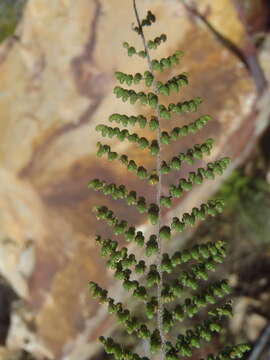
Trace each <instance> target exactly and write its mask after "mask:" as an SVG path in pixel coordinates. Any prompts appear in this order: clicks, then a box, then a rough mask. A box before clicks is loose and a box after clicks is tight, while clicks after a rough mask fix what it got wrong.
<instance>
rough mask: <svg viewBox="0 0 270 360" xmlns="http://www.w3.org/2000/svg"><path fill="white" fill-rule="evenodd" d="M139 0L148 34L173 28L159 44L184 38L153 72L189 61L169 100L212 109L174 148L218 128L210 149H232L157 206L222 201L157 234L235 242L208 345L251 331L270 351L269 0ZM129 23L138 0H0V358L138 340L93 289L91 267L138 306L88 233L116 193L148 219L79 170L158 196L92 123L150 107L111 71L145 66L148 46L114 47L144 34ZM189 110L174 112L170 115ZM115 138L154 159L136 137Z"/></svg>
mask: <svg viewBox="0 0 270 360" xmlns="http://www.w3.org/2000/svg"><path fill="white" fill-rule="evenodd" d="M137 3H138V8H139V12H140V14H141V15H142V16H143V15H144V14H145V13H146V11H147V10H148V9H151V10H152V12H153V13H155V14H156V17H157V22H156V23H155V24H154V25H153V26H152V27H151V28H150V29H147V30H146V35H147V37H148V39H151V38H153V37H155V36H157V35H159V34H160V33H163V32H165V33H166V34H167V36H168V41H167V42H166V43H165V44H164V45H162V46H161V47H160V48H159V49H158V50H156V53H153V54H154V56H157V58H160V57H166V56H168V55H170V54H171V53H172V52H174V51H175V50H177V49H181V50H183V51H184V52H185V56H184V58H183V60H182V61H181V63H180V64H179V65H177V66H176V67H175V68H174V69H173V70H170V71H169V70H167V71H166V72H165V73H163V74H162V75H161V76H160V79H161V81H162V80H165V79H167V78H169V77H171V76H172V75H173V74H177V73H179V72H182V71H186V72H188V73H189V74H190V85H189V87H188V88H187V89H184V90H183V91H182V93H180V94H179V95H178V97H177V96H174V98H173V99H172V100H177V99H178V98H179V96H180V97H181V99H189V98H191V97H193V96H201V97H202V98H203V103H202V105H201V106H200V110H199V113H200V114H205V113H207V114H211V115H212V116H213V119H214V120H213V121H211V122H210V123H209V124H208V125H207V127H206V128H205V129H204V130H203V131H201V132H199V133H198V134H196V135H194V136H192V137H187V138H183V140H182V141H179V142H178V143H177V144H175V145H174V146H173V148H170V150H168V152H170V153H169V155H170V156H172V155H173V154H174V153H176V151H177V152H179V151H184V150H186V149H187V148H188V147H189V146H190V145H191V144H195V143H200V142H202V141H204V140H205V139H206V138H207V137H213V138H214V139H215V147H214V150H213V151H212V153H211V156H209V157H208V159H207V160H208V161H212V160H215V159H217V158H219V157H222V156H230V157H231V159H232V162H231V165H230V167H229V169H228V171H227V172H226V174H225V175H224V176H223V177H219V178H216V179H215V180H214V181H207V182H205V183H204V184H203V185H201V186H196V187H195V188H194V189H193V190H192V191H191V192H190V193H189V194H188V195H187V196H185V197H184V198H183V199H181V201H177V202H175V203H174V208H173V210H172V211H170V212H167V213H166V214H164V216H165V217H167V218H169V217H170V216H171V215H172V214H177V213H178V214H179V213H182V212H183V211H189V210H190V209H192V207H193V206H194V205H198V204H200V203H201V202H202V201H205V200H206V199H209V198H210V197H212V196H216V195H218V196H222V197H223V198H224V199H225V200H226V211H225V212H224V213H223V214H222V215H219V216H218V217H216V218H211V219H208V220H206V221H205V222H203V223H201V224H198V225H197V227H196V228H195V229H193V230H192V231H188V232H185V233H184V234H183V235H181V236H176V237H175V238H174V239H173V240H172V241H171V242H170V243H168V244H165V245H164V246H165V248H166V250H167V251H168V252H169V251H172V250H175V249H181V248H182V247H183V246H190V245H192V244H195V243H198V242H203V241H207V240H211V241H215V240H217V239H224V240H226V241H228V257H227V259H226V261H225V263H224V264H223V265H222V266H220V267H219V270H218V271H217V273H216V274H215V277H216V278H220V277H222V276H225V277H227V278H228V279H229V281H230V284H231V285H232V287H233V294H232V297H233V298H234V311H235V316H234V318H232V319H230V320H229V321H227V322H225V323H224V327H225V330H224V332H223V333H222V336H221V337H220V338H217V339H216V340H215V341H214V343H212V344H211V345H210V344H207V347H206V350H207V351H208V352H212V351H213V352H214V351H215V350H216V349H219V348H220V347H221V346H222V344H224V343H226V342H231V343H234V342H242V341H248V342H249V343H251V344H252V346H253V347H254V349H256V351H257V353H251V354H249V359H252V360H256V359H269V356H270V355H269V354H270V346H269V345H270V335H269V334H268V335H267V331H268V332H270V331H269V326H270V192H269V183H270V137H269V136H270V132H269V120H270V93H269V89H268V87H267V82H268V81H269V79H270V2H269V0H197V1H191V0H186V2H183V1H180V0H137ZM134 21H135V18H134V14H133V9H132V1H131V0H76V1H72V0H49V1H44V0H28V1H27V0H0V276H1V278H0V359H5V360H8V359H9V360H11V359H18V360H19V359H59V360H60V359H61V360H75V359H76V360H87V359H103V358H105V355H104V353H103V352H102V350H101V348H100V346H99V344H98V342H97V337H98V336H100V335H102V334H103V335H109V334H112V333H113V334H114V335H115V336H116V337H117V338H118V339H119V341H120V342H121V343H123V344H125V345H126V346H129V347H130V348H132V349H136V350H138V351H140V350H142V349H144V347H145V344H144V343H143V342H142V341H139V340H137V339H136V338H134V337H131V336H128V335H127V334H126V333H125V332H124V331H123V330H122V329H121V327H119V326H118V325H117V323H116V321H115V318H113V317H112V316H111V315H108V314H107V311H106V308H105V306H104V305H98V304H97V302H95V301H93V300H92V299H91V298H90V296H89V294H88V289H87V283H88V281H89V280H93V281H96V282H98V283H99V284H100V285H101V286H103V287H106V288H107V289H109V293H110V296H112V297H115V298H118V299H119V300H121V301H123V302H125V301H127V304H128V305H130V306H134V307H135V310H134V311H136V312H137V314H138V316H140V311H141V309H140V307H139V308H136V306H135V305H134V304H132V303H130V300H129V299H127V298H126V294H125V293H124V292H123V290H122V289H121V286H119V283H118V282H116V281H115V279H114V277H113V274H112V273H111V271H108V270H107V269H106V268H105V261H104V259H103V258H101V257H100V254H99V249H98V248H97V247H96V245H95V242H94V235H95V234H96V233H100V234H102V235H104V236H106V235H108V234H110V232H109V230H107V229H106V228H105V227H104V224H100V223H99V222H97V221H96V219H95V217H94V215H93V214H92V212H91V210H90V209H91V207H92V205H93V204H96V203H98V204H101V203H103V204H107V205H110V206H111V207H113V208H114V209H115V212H116V214H117V215H118V216H119V217H121V218H125V219H127V220H128V221H129V222H130V223H132V224H134V225H136V226H140V227H143V228H144V229H145V231H146V232H147V231H148V230H149V229H148V225H147V223H146V218H145V217H144V216H138V215H137V214H136V212H134V211H133V210H130V208H128V209H127V208H126V206H125V204H124V202H122V201H117V202H113V200H111V201H108V199H107V198H105V197H104V196H103V195H98V194H96V193H93V192H91V191H90V190H88V189H87V183H88V181H89V180H90V179H92V178H94V177H99V178H101V179H103V180H107V181H109V182H116V183H118V184H121V183H125V184H126V185H127V186H128V187H129V188H132V189H136V190H138V191H140V193H142V194H143V195H145V196H146V197H147V199H148V200H153V199H154V198H153V193H151V191H153V189H152V188H151V189H150V191H149V188H148V185H147V184H145V183H143V182H142V181H138V180H137V179H136V177H135V176H133V175H130V173H128V174H127V173H126V171H125V169H124V168H123V167H121V165H119V164H115V163H108V162H106V160H100V159H97V158H96V155H95V154H96V142H97V140H98V139H99V136H98V134H97V133H96V132H95V127H96V125H97V124H98V123H104V122H105V121H106V120H107V118H108V116H109V115H110V114H111V113H113V112H121V113H130V114H134V113H135V114H139V113H142V114H144V115H149V114H150V113H149V110H148V109H147V108H146V107H139V106H136V107H133V106H131V105H128V104H127V103H125V104H124V103H121V102H120V101H119V100H117V99H115V97H114V95H113V94H112V89H113V87H114V86H115V83H116V82H115V78H114V72H115V71H116V70H121V71H123V72H126V73H135V72H144V71H145V70H146V63H145V60H143V59H140V58H135V57H132V58H129V57H127V55H126V51H125V49H124V48H123V47H122V46H121V43H122V41H128V42H129V43H130V44H134V45H135V46H136V47H137V48H140V47H141V43H140V39H139V38H138V37H137V35H136V34H135V32H133V31H132V26H131V24H132V23H133V22H134ZM172 100H171V101H172ZM178 101H179V100H178ZM120 109H121V110H120ZM195 115H196V116H197V115H198V114H193V115H192V116H190V115H189V116H185V117H184V116H182V117H179V116H178V118H175V119H173V121H172V124H178V125H179V123H180V124H183V123H186V122H188V121H189V120H192V119H194V116H195ZM174 126H176V125H174ZM144 133H145V134H146V136H147V135H150V132H148V131H145V132H144ZM111 143H112V144H113V146H114V149H115V150H117V151H119V152H121V153H127V154H128V155H132V157H133V158H135V159H136V160H138V162H140V163H144V164H145V163H146V165H148V166H150V167H151V166H153V165H154V164H153V161H152V159H151V158H148V157H147V155H146V154H145V153H144V152H143V151H141V152H138V151H136V150H134V147H131V146H130V145H127V144H124V143H121V144H117V142H111ZM166 155H167V156H168V153H166ZM164 156H165V155H164ZM187 171H188V168H185V169H183V172H184V173H186V172H187ZM173 180H175V179H174V178H173V177H171V178H170V181H171V182H172V181H173ZM168 183H169V182H168ZM167 185H168V184H167V183H164V189H163V190H164V192H166V191H167V190H168V186H167ZM133 251H137V250H135V249H133ZM183 326H184V325H183ZM183 329H184V328H181V326H180V327H179V328H178V330H179V332H181V331H182V330H183ZM263 341H265V343H263ZM203 355H204V354H202V356H203ZM251 356H253V357H251Z"/></svg>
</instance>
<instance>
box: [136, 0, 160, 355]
mask: <svg viewBox="0 0 270 360" xmlns="http://www.w3.org/2000/svg"><path fill="white" fill-rule="evenodd" d="M133 7H134V12H135V16H136V20H137V23H138V27H139V29H140V35H141V37H142V41H143V45H144V49H145V52H146V55H147V62H148V67H149V70H150V72H151V73H152V74H153V76H154V71H153V67H152V62H151V58H150V54H149V49H148V46H147V43H146V40H145V36H144V32H143V28H142V25H141V21H140V18H139V14H138V10H137V6H136V0H133ZM152 87H153V91H154V93H155V94H156V95H158V88H157V82H156V78H155V76H154V79H153V85H152ZM156 115H157V119H158V123H159V125H158V128H157V142H158V146H159V152H158V154H157V157H156V171H157V175H158V179H159V180H158V183H157V193H156V204H157V205H158V207H159V216H158V221H157V225H156V227H157V243H158V252H157V270H158V272H159V276H160V282H159V283H158V287H157V299H158V310H157V323H158V330H159V333H160V337H161V360H164V359H165V335H164V332H163V321H162V316H163V309H164V305H163V301H162V299H161V291H162V286H163V278H162V270H161V260H162V244H161V239H160V235H159V230H160V228H161V204H160V198H161V189H162V174H161V156H160V153H161V146H162V144H161V129H160V123H161V117H160V110H159V107H158V106H157V110H156Z"/></svg>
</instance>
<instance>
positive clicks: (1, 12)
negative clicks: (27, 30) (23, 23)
mask: <svg viewBox="0 0 270 360" xmlns="http://www.w3.org/2000/svg"><path fill="white" fill-rule="evenodd" d="M25 4H26V0H1V3H0V42H2V41H4V40H5V39H6V38H7V37H8V36H10V35H12V34H13V33H14V31H15V29H16V26H17V24H18V21H19V20H20V18H21V16H22V11H23V8H24V5H25Z"/></svg>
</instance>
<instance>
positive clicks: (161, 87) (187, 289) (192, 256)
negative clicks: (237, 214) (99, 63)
mask: <svg viewBox="0 0 270 360" xmlns="http://www.w3.org/2000/svg"><path fill="white" fill-rule="evenodd" d="M134 4H135V1H134ZM134 9H135V15H136V18H137V20H138V26H136V27H134V28H133V30H134V31H135V32H136V33H137V34H138V35H139V36H140V37H142V39H143V40H144V39H145V38H144V28H145V27H147V26H150V25H152V23H154V22H155V20H156V18H155V16H154V15H153V14H152V13H151V11H148V13H147V15H146V17H145V19H143V20H142V21H141V22H140V21H139V18H138V14H137V11H136V5H135V6H134ZM166 40H167V37H166V35H165V34H161V35H160V36H157V37H155V38H154V39H153V40H149V41H145V42H143V43H144V44H146V47H145V48H144V49H143V50H139V51H138V50H136V49H135V48H134V47H133V46H132V45H130V44H129V43H128V42H124V43H123V47H124V48H126V50H127V54H128V56H133V55H138V56H141V57H143V58H144V57H147V58H148V60H149V61H148V65H149V64H150V65H149V68H148V69H147V70H146V71H145V72H144V73H143V74H140V73H135V74H126V73H124V72H120V71H117V72H115V77H116V80H117V81H118V82H119V83H120V85H125V86H128V87H131V86H136V85H138V84H140V85H142V84H143V85H145V87H146V88H150V90H149V91H147V92H143V91H140V92H136V91H135V90H133V89H130V88H126V87H122V86H119V85H117V86H116V87H115V88H114V90H113V93H114V94H115V96H116V98H117V99H121V100H122V101H123V102H126V101H129V102H130V104H138V105H140V106H146V107H148V109H149V110H150V111H151V112H152V114H151V115H150V116H149V118H146V117H145V116H143V115H125V114H118V113H114V114H112V115H110V116H109V119H108V120H109V122H110V123H116V124H118V125H119V126H122V127H123V129H120V128H119V127H111V126H108V125H106V124H99V125H98V126H97V127H96V130H97V132H99V133H100V135H101V136H102V137H107V138H113V137H116V138H117V139H118V140H119V141H121V142H122V141H128V142H130V143H132V144H136V145H137V147H138V148H139V149H140V150H142V151H145V150H148V155H149V156H153V157H156V158H157V167H156V169H152V170H151V169H150V170H149V169H147V168H146V167H144V166H143V165H139V164H137V163H136V162H135V160H133V159H129V158H128V156H127V155H126V154H118V153H117V152H114V151H112V150H111V147H110V145H107V144H102V143H101V142H98V144H97V146H98V150H97V156H98V157H100V158H101V157H104V156H106V157H107V160H108V161H114V160H118V161H120V162H121V164H122V165H124V166H125V167H126V170H127V172H130V173H131V174H128V173H127V175H128V176H133V175H135V176H137V178H138V179H139V180H140V181H145V180H146V186H148V185H153V186H157V194H159V195H158V197H157V199H156V202H157V203H150V204H148V203H147V201H146V198H145V197H143V196H140V195H138V194H137V192H136V191H135V190H131V189H127V187H126V186H125V185H124V184H120V185H117V184H114V183H107V182H106V181H104V180H100V179H98V178H95V179H93V180H91V181H90V182H89V184H88V187H89V188H90V189H92V190H94V191H99V192H101V193H102V194H103V195H105V196H110V197H112V198H113V199H114V200H121V201H125V202H126V204H127V205H128V206H134V207H135V208H136V211H138V212H139V214H145V216H146V217H147V218H148V220H149V223H150V225H152V226H155V228H156V230H155V233H153V234H151V235H150V236H149V237H148V238H147V239H146V236H145V234H144V233H143V232H142V231H137V229H136V228H135V227H134V226H132V225H129V224H128V222H127V221H126V220H124V219H118V218H117V217H116V216H115V215H114V212H113V211H112V210H110V209H109V208H108V207H107V206H95V207H94V209H93V210H94V212H95V213H96V218H97V219H98V220H103V221H105V222H106V223H107V225H109V226H110V227H111V228H112V234H113V235H114V236H115V237H120V238H121V243H122V241H123V240H124V241H126V242H133V241H134V242H135V243H136V244H137V245H138V246H140V247H142V248H143V250H144V255H145V257H146V258H150V259H149V265H147V263H148V261H146V258H142V259H138V258H137V257H136V256H135V255H134V254H132V253H128V249H127V247H125V246H123V247H120V246H119V243H120V241H118V240H112V239H102V238H101V236H99V235H97V237H96V243H97V245H98V246H100V251H101V256H102V257H108V258H109V259H108V260H107V263H106V266H107V267H108V268H111V269H112V270H113V271H114V277H115V278H116V279H118V280H120V281H122V286H123V289H124V290H125V291H129V292H130V294H131V296H133V297H134V298H135V299H136V301H138V302H142V303H143V306H144V307H145V308H144V309H145V314H146V317H147V319H148V321H146V322H145V323H140V321H139V320H138V318H137V317H136V316H133V315H132V314H131V311H129V310H128V309H125V308H124V306H123V304H122V303H120V302H118V303H115V301H114V299H112V298H110V297H109V296H108V291H107V290H106V289H103V288H101V287H100V286H99V285H98V284H96V283H95V282H93V281H91V282H89V289H90V292H91V294H92V296H93V297H94V298H96V299H98V301H99V302H100V303H104V304H107V306H108V312H109V313H111V314H115V316H116V318H117V320H118V321H119V322H120V323H121V324H122V325H123V326H124V328H125V330H126V331H127V332H128V334H132V333H135V334H136V335H137V337H138V338H140V339H146V340H147V341H148V343H149V351H150V354H155V353H157V352H159V351H161V353H162V359H166V360H177V359H178V358H179V357H191V356H192V355H193V351H194V350H195V349H198V348H200V347H201V346H202V345H203V343H204V342H209V341H210V340H211V339H212V338H213V337H214V336H216V335H217V334H219V333H220V332H221V330H222V318H223V317H228V316H232V307H231V302H230V301H227V302H224V301H225V298H226V297H227V296H228V294H229V293H230V291H231V289H230V287H229V285H228V282H227V280H224V279H223V280H219V281H216V282H213V281H210V280H211V277H210V273H211V272H215V271H216V267H217V266H218V265H219V264H220V263H222V262H223V261H224V258H225V256H226V243H224V242H222V241H219V240H217V241H215V242H207V243H204V244H201V245H195V246H193V247H191V248H190V249H184V250H183V251H176V252H174V253H173V254H169V253H162V252H161V243H162V242H163V241H170V240H171V239H172V238H173V237H174V236H175V234H176V233H177V232H182V231H183V230H184V229H185V228H186V227H192V226H194V225H196V222H197V221H203V220H205V219H206V218H207V217H208V216H215V215H217V214H219V213H221V212H222V211H223V208H224V201H223V200H222V199H220V198H217V199H214V200H209V201H207V202H206V203H203V204H201V205H200V206H199V207H194V208H193V209H192V210H191V212H190V213H188V212H186V213H183V214H181V215H180V217H177V216H175V217H173V218H172V219H171V220H170V222H169V225H168V224H163V220H164V219H162V214H161V211H160V210H161V207H164V208H171V207H172V206H173V202H174V198H179V197H181V196H183V195H184V193H185V192H187V191H190V190H191V189H192V188H193V187H194V186H197V185H199V184H201V183H202V182H203V181H204V180H205V179H210V180H211V179H214V178H215V176H217V175H222V174H223V172H224V171H225V169H226V168H227V166H228V164H229V159H228V158H227V157H224V158H222V159H219V160H216V161H214V162H209V163H207V162H206V163H205V165H203V167H200V168H198V169H197V170H196V171H191V172H189V173H188V175H187V177H186V178H183V177H180V178H179V179H178V180H177V184H170V185H169V189H168V193H167V194H166V193H164V194H163V192H162V188H161V179H162V177H163V176H166V175H167V174H168V173H170V172H171V171H179V170H181V167H182V164H183V163H184V162H185V163H186V164H187V165H193V164H194V163H195V162H196V161H198V160H199V161H202V160H203V161H205V157H206V156H208V155H209V154H210V152H211V150H212V148H213V139H211V138H209V139H206V140H205V141H203V142H202V143H201V144H195V145H193V146H191V147H190V148H189V149H188V150H187V151H186V152H185V153H183V152H181V153H179V154H175V155H174V156H173V157H172V158H171V159H169V160H167V161H165V160H164V159H162V158H161V155H160V150H161V148H165V147H166V146H169V145H170V144H171V142H172V141H177V140H178V138H180V137H182V136H187V135H189V134H192V133H195V132H197V131H199V130H200V129H202V128H203V127H204V126H205V125H206V124H207V123H208V121H210V120H211V117H210V116H209V115H201V116H200V117H198V118H197V119H196V120H195V121H193V122H191V123H189V124H186V125H183V126H181V127H174V128H173V129H172V130H170V131H165V130H163V129H162V125H163V123H164V122H166V123H167V124H168V123H169V122H170V120H171V119H172V117H173V116H179V115H181V114H185V113H189V112H197V110H198V107H199V105H200V103H201V102H202V100H201V98H199V97H195V98H194V99H190V100H187V101H183V102H178V103H176V104H174V103H171V104H169V105H168V106H165V105H164V104H162V103H161V99H162V98H163V96H166V97H167V96H169V95H170V94H171V93H172V92H178V91H180V90H181V89H182V88H183V87H185V86H188V75H187V74H186V73H180V75H177V76H173V77H172V78H171V79H169V80H168V81H167V82H165V83H162V82H160V81H158V80H157V78H156V77H157V75H156V74H155V72H160V71H161V72H162V71H164V70H166V69H170V68H171V67H172V66H174V65H178V64H179V62H180V58H181V57H182V56H183V53H182V52H181V51H178V50H177V51H175V52H174V53H173V54H172V55H171V56H169V57H167V58H162V59H160V60H157V59H151V56H150V51H152V50H155V49H156V48H157V47H158V46H160V45H161V44H162V43H163V42H165V41H166ZM136 126H139V128H140V129H145V128H146V127H148V128H149V129H150V130H151V131H152V132H153V134H154V136H155V138H154V139H147V138H146V137H144V136H140V135H138V134H137V133H136V132H131V131H129V130H128V129H126V128H127V127H132V128H135V127H136ZM166 128H167V126H166ZM133 131H134V130H133ZM153 256H155V259H156V260H155V262H153V263H152V260H151V259H152V257H153ZM166 274H170V277H171V278H172V279H171V281H167V280H166V277H165V275H166ZM132 275H133V276H135V278H132ZM140 275H144V281H142V280H141V279H140V278H139V276H140ZM136 279H137V280H136ZM203 282H204V283H205V284H203ZM156 290H157V296H153V291H156ZM222 301H223V302H222ZM171 303H174V304H173V306H172V304H171ZM167 304H169V305H168V306H167ZM202 309H204V310H205V309H206V312H205V313H206V314H207V316H206V319H205V320H203V321H202V322H200V323H197V324H194V326H193V327H191V328H189V329H187V330H186V332H185V333H178V335H177V339H176V341H174V342H171V341H169V334H170V331H171V330H172V329H173V328H174V327H177V326H178V322H183V321H185V320H187V319H191V318H193V317H195V315H197V314H198V313H199V312H200V311H201V310H202ZM155 316H157V319H158V326H156V325H155V324H156V322H154V323H153V322H151V321H150V320H152V319H153V318H154V317H155ZM149 325H150V326H149ZM177 328H178V329H180V328H179V326H178V327H177ZM99 339H100V341H101V343H102V344H103V346H104V349H105V351H106V353H108V354H112V355H113V357H114V358H115V359H124V360H130V359H132V360H140V359H143V360H148V358H147V357H140V356H139V355H138V354H136V353H132V352H131V351H130V350H128V349H126V348H124V347H123V346H121V345H120V344H118V343H116V342H114V340H113V339H112V338H110V337H108V338H105V337H103V336H101V337H100V338H99ZM248 350H249V346H248V345H245V344H242V345H237V346H233V347H226V348H225V349H224V350H223V351H221V352H220V353H219V354H218V355H215V356H214V355H212V354H209V356H208V357H207V359H208V360H229V359H235V358H241V357H242V355H243V354H244V353H245V352H246V351H248Z"/></svg>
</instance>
